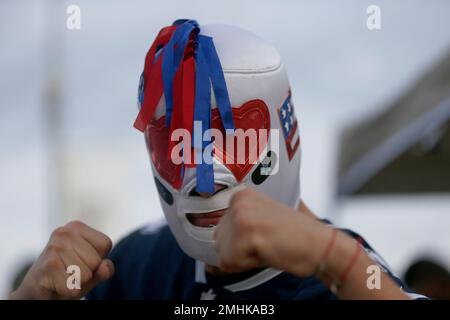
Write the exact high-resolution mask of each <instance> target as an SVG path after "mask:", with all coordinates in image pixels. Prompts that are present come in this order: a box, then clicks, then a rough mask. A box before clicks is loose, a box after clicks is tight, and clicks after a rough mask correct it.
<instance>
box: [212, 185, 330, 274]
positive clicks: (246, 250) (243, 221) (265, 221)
mask: <svg viewBox="0 0 450 320" xmlns="http://www.w3.org/2000/svg"><path fill="white" fill-rule="evenodd" d="M327 229H328V228H326V227H324V224H323V223H321V222H318V221H317V219H316V218H315V217H313V216H309V215H307V214H302V213H300V212H299V211H298V210H297V209H294V208H290V207H288V206H286V205H284V204H282V203H279V202H277V201H275V200H273V199H271V198H270V197H268V196H267V195H265V194H263V193H260V192H257V191H255V190H253V189H251V188H246V189H244V190H242V191H239V192H237V193H235V194H234V195H233V197H232V198H231V200H230V206H229V208H228V209H227V211H226V213H225V215H224V216H223V217H222V218H221V220H220V223H219V224H218V226H217V229H216V231H215V234H214V236H215V240H216V249H217V252H218V254H219V258H220V268H221V269H222V270H224V271H227V272H241V271H247V270H250V269H252V268H258V267H273V268H277V269H281V270H285V271H288V272H291V273H294V274H296V275H298V276H301V277H304V276H309V275H311V274H312V273H313V272H314V270H315V267H316V266H317V263H318V262H319V260H320V254H321V253H322V252H323V250H324V244H323V241H318V239H320V238H321V237H325V238H326V237H327V236H328V234H329V230H327Z"/></svg>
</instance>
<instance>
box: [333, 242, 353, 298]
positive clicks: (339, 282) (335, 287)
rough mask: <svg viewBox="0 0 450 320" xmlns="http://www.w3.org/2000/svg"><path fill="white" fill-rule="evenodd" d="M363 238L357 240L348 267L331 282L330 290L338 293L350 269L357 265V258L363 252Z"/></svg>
mask: <svg viewBox="0 0 450 320" xmlns="http://www.w3.org/2000/svg"><path fill="white" fill-rule="evenodd" d="M360 244H361V239H358V240H357V241H356V248H355V253H353V256H352V258H351V259H350V262H349V263H348V265H347V267H346V268H345V269H344V271H343V272H342V274H341V276H340V277H339V278H338V280H337V281H335V282H333V283H331V285H330V290H331V292H333V293H334V294H337V292H338V291H339V290H340V289H341V288H342V286H343V285H344V283H345V280H347V276H348V275H349V273H350V271H351V270H352V269H353V266H354V265H355V262H356V259H357V258H358V256H359V254H360V252H361V246H360Z"/></svg>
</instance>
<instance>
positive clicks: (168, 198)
mask: <svg viewBox="0 0 450 320" xmlns="http://www.w3.org/2000/svg"><path fill="white" fill-rule="evenodd" d="M155 184H156V189H157V190H158V193H159V195H160V196H161V198H163V200H164V201H165V202H166V203H167V204H168V205H170V206H171V205H172V204H173V196H172V194H171V193H170V191H169V190H167V188H166V187H165V186H164V185H163V184H162V183H161V182H160V181H159V180H158V179H156V178H155Z"/></svg>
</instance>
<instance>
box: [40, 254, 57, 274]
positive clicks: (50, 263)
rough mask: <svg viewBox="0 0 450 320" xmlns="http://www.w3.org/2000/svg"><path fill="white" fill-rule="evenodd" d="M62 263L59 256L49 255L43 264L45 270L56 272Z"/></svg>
mask: <svg viewBox="0 0 450 320" xmlns="http://www.w3.org/2000/svg"><path fill="white" fill-rule="evenodd" d="M60 266H61V264H60V261H59V258H58V257H57V256H51V257H48V258H47V260H46V261H45V263H44V264H43V268H42V269H43V271H50V272H54V271H56V270H58V269H59V268H60Z"/></svg>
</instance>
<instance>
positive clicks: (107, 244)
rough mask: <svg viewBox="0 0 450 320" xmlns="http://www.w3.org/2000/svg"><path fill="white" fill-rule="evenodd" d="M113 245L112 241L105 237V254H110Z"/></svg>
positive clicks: (102, 246) (103, 247)
mask: <svg viewBox="0 0 450 320" xmlns="http://www.w3.org/2000/svg"><path fill="white" fill-rule="evenodd" d="M112 245H113V243H112V241H111V239H110V238H109V237H108V236H106V235H105V236H104V241H102V243H101V249H102V250H103V251H104V252H106V253H108V252H109V251H111V248H112Z"/></svg>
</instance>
